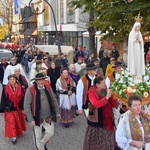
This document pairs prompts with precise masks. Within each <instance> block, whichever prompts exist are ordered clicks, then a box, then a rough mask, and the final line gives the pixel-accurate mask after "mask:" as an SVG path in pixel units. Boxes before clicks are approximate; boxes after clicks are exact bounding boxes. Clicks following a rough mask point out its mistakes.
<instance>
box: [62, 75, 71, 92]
mask: <svg viewBox="0 0 150 150" xmlns="http://www.w3.org/2000/svg"><path fill="white" fill-rule="evenodd" d="M60 83H61V87H62V88H63V89H66V90H71V89H72V88H73V80H72V79H71V77H70V76H68V78H67V79H65V78H63V77H62V76H61V77H60Z"/></svg>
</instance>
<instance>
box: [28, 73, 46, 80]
mask: <svg viewBox="0 0 150 150" xmlns="http://www.w3.org/2000/svg"><path fill="white" fill-rule="evenodd" d="M46 78H47V77H46V76H45V75H44V74H43V73H42V72H38V73H37V74H36V75H35V78H33V79H31V80H43V79H46Z"/></svg>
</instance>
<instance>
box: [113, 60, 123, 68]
mask: <svg viewBox="0 0 150 150" xmlns="http://www.w3.org/2000/svg"><path fill="white" fill-rule="evenodd" d="M119 66H122V63H121V62H120V61H116V62H115V65H114V66H113V67H112V68H116V67H119Z"/></svg>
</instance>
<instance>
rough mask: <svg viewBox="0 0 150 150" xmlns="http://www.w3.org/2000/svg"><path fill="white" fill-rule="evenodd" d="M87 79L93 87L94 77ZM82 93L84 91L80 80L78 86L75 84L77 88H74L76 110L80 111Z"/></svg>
mask: <svg viewBox="0 0 150 150" xmlns="http://www.w3.org/2000/svg"><path fill="white" fill-rule="evenodd" d="M88 77H89V78H90V79H91V80H92V81H91V85H93V81H94V79H95V76H94V77H92V76H89V75H88ZM83 91H84V84H83V82H82V80H81V79H80V80H79V82H78V84H77V88H76V100H77V107H78V110H82V105H83V94H84V93H83Z"/></svg>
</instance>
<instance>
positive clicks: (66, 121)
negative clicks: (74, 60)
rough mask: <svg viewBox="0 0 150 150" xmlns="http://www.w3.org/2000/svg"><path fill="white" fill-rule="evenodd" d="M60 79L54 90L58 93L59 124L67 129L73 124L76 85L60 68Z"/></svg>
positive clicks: (64, 69)
mask: <svg viewBox="0 0 150 150" xmlns="http://www.w3.org/2000/svg"><path fill="white" fill-rule="evenodd" d="M60 74H61V75H60V78H59V79H58V80H57V82H56V90H57V91H58V93H59V99H60V106H59V107H60V114H61V120H60V123H61V124H63V125H64V126H65V127H69V125H70V124H72V123H73V117H74V112H75V106H76V99H75V90H76V85H75V83H74V82H73V80H72V79H71V77H70V76H69V75H68V70H67V69H66V68H62V69H61V71H60Z"/></svg>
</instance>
